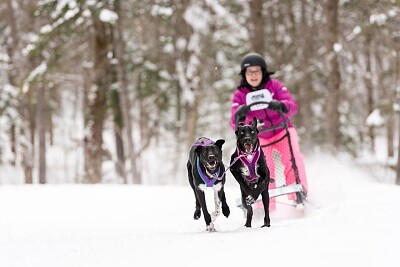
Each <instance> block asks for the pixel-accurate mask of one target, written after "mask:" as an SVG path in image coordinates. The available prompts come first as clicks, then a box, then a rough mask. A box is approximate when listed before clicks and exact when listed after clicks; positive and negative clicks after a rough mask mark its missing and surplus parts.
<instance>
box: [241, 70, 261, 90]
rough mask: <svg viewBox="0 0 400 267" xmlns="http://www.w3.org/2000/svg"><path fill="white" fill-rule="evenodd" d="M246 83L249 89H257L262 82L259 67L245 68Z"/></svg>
mask: <svg viewBox="0 0 400 267" xmlns="http://www.w3.org/2000/svg"><path fill="white" fill-rule="evenodd" d="M245 75H246V81H247V83H248V84H250V86H251V87H257V86H258V85H260V83H261V80H262V71H261V67H260V66H252V67H247V68H246V73H245Z"/></svg>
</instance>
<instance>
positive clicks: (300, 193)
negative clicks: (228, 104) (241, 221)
mask: <svg viewBox="0 0 400 267" xmlns="http://www.w3.org/2000/svg"><path fill="white" fill-rule="evenodd" d="M261 91H262V90H261ZM254 93H255V92H254ZM254 98H255V99H256V101H253V102H252V101H247V103H248V104H247V108H248V109H249V110H259V109H265V108H268V104H269V101H271V100H272V98H270V97H269V96H267V97H266V96H263V95H261V96H260V93H259V95H258V96H257V97H254V96H253V99H254ZM258 99H261V100H262V101H258ZM267 100H268V101H267ZM249 102H250V104H249ZM277 112H278V113H279V115H280V116H281V118H282V123H281V124H278V125H272V126H269V127H265V126H264V122H263V121H261V120H260V119H259V118H257V119H258V124H257V125H258V127H257V128H258V130H259V131H260V132H269V131H274V130H277V129H284V130H283V135H282V136H281V137H280V138H279V139H277V140H274V141H272V142H270V143H264V144H262V145H261V148H264V147H268V146H273V145H277V144H278V143H280V142H281V144H280V145H285V146H288V149H286V151H288V152H287V153H288V155H285V157H289V158H290V162H291V166H283V165H282V164H281V162H280V157H282V155H280V154H279V153H275V151H273V153H272V155H265V157H266V160H267V165H270V164H271V162H273V163H274V165H275V168H274V173H271V178H272V179H273V180H274V181H273V183H272V184H274V186H273V187H272V188H271V186H270V188H269V190H268V192H269V197H270V199H272V198H277V197H279V196H283V195H292V196H293V195H295V198H294V199H295V201H294V202H292V203H291V204H288V203H286V204H288V205H293V206H295V207H297V208H302V207H304V202H305V198H306V196H307V191H306V189H305V188H303V186H302V184H301V182H300V177H299V171H298V168H297V165H296V160H295V156H294V152H293V148H292V144H291V136H290V132H289V127H288V123H287V118H286V117H285V115H284V114H283V112H282V111H281V110H277ZM236 125H238V118H236ZM268 167H270V166H268ZM288 167H289V168H291V170H285V168H288ZM288 171H289V172H293V173H294V178H295V179H294V181H291V182H288V180H291V179H286V176H285V173H288ZM236 205H237V207H239V208H241V209H242V210H243V211H244V213H245V214H246V209H245V208H244V207H243V205H242V200H241V198H239V199H237V200H236ZM253 205H255V206H256V207H257V206H260V205H262V202H261V200H260V199H258V200H257V201H256V202H255V203H254V204H253Z"/></svg>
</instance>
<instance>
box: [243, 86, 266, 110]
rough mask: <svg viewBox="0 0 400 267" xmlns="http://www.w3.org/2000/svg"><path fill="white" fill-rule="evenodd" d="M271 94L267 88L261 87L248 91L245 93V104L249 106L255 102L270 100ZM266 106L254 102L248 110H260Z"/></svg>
mask: <svg viewBox="0 0 400 267" xmlns="http://www.w3.org/2000/svg"><path fill="white" fill-rule="evenodd" d="M271 101H272V95H271V93H270V92H269V91H268V90H267V89H262V90H258V91H254V92H251V93H248V94H247V95H246V105H247V106H249V105H251V104H253V103H255V102H271ZM267 107H268V104H264V103H262V104H256V105H254V106H251V107H250V110H260V109H265V108H267Z"/></svg>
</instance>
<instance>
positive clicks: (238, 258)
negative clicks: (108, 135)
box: [0, 154, 400, 267]
mask: <svg viewBox="0 0 400 267" xmlns="http://www.w3.org/2000/svg"><path fill="white" fill-rule="evenodd" d="M354 165H355V164H354V163H353V162H351V161H350V160H348V159H343V158H334V157H332V156H327V155H324V154H318V155H315V156H313V157H308V158H306V167H307V171H308V180H309V187H310V195H309V204H308V205H307V206H306V208H305V210H303V211H301V210H296V209H295V208H293V207H292V206H288V205H284V204H283V203H282V202H283V200H282V201H281V200H279V199H278V201H279V202H280V203H278V206H277V210H276V211H275V212H274V213H272V214H271V224H272V226H271V227H270V228H260V226H261V224H262V214H261V213H258V214H257V216H256V217H255V218H254V220H253V228H252V229H246V228H244V227H243V225H244V221H245V220H244V217H243V213H242V211H241V210H239V209H238V208H236V207H235V201H236V198H237V197H238V196H239V187H238V186H237V185H236V184H235V182H233V181H229V182H228V184H227V188H226V194H227V199H228V204H230V208H231V215H230V217H229V218H225V217H223V216H222V215H221V216H220V217H219V218H218V219H217V221H216V228H217V230H218V231H217V232H215V233H209V232H206V231H205V223H204V220H203V217H201V219H200V220H198V221H194V220H193V219H192V216H193V212H194V196H193V192H192V190H191V188H190V187H189V185H187V186H151V185H148V186H136V185H127V186H126V185H125V186H124V185H45V186H40V185H33V186H24V185H22V186H21V185H2V186H0V214H1V218H0V266H1V267H11V266H16V267H31V266H33V267H36V266H37V267H39V266H40V267H63V266H68V267H78V266H81V267H89V266H95V267H100V266H107V267H108V266H257V265H259V266H307V267H309V266H318V267H321V266H335V267H337V266H363V267H365V266H399V264H400V255H399V254H397V253H398V248H399V240H400V187H399V186H395V185H389V184H382V183H378V182H376V179H375V178H372V177H371V175H370V173H368V172H366V171H363V170H360V169H358V168H357V167H355V166H354ZM228 179H233V178H232V177H231V176H228ZM207 194H208V199H209V200H210V196H211V194H212V192H211V190H210V191H207Z"/></svg>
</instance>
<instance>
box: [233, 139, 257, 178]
mask: <svg viewBox="0 0 400 267" xmlns="http://www.w3.org/2000/svg"><path fill="white" fill-rule="evenodd" d="M237 153H238V156H239V157H240V160H241V161H242V163H243V165H244V166H245V167H246V168H247V170H248V171H249V174H250V175H249V176H244V178H245V179H246V180H247V181H248V182H254V181H255V180H257V179H258V176H257V173H256V164H257V162H258V159H259V158H260V155H261V152H260V145H259V143H258V142H257V146H256V147H255V149H254V150H253V152H252V153H248V152H245V151H240V150H239V148H237Z"/></svg>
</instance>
